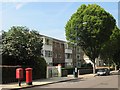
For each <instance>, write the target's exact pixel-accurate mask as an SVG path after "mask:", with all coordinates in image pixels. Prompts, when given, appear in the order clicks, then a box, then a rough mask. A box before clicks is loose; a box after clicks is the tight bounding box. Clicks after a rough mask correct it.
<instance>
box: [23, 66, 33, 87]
mask: <svg viewBox="0 0 120 90" xmlns="http://www.w3.org/2000/svg"><path fill="white" fill-rule="evenodd" d="M25 70H26V84H27V85H32V68H26V69H25Z"/></svg>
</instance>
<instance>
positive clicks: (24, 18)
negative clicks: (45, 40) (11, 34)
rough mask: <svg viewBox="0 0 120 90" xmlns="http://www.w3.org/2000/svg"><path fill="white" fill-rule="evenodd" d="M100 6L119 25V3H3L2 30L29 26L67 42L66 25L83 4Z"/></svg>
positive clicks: (0, 13) (1, 11) (1, 13)
mask: <svg viewBox="0 0 120 90" xmlns="http://www.w3.org/2000/svg"><path fill="white" fill-rule="evenodd" d="M95 3H96V4H98V5H100V6H101V7H102V8H104V9H105V10H106V11H107V12H109V13H111V14H112V15H113V17H114V18H115V19H116V21H117V23H118V3H117V2H99V3H97V2H3V3H2V4H1V3H0V6H1V7H2V8H0V9H1V10H0V15H1V16H0V17H2V24H1V25H2V30H5V31H8V29H10V27H11V26H27V27H28V28H30V29H34V30H37V31H38V32H39V33H40V34H43V35H46V36H49V37H53V38H57V39H60V40H66V39H65V38H66V37H65V28H64V27H65V25H66V23H67V21H68V20H69V19H70V17H71V15H72V14H73V13H74V12H75V11H76V10H77V9H78V8H79V7H80V6H81V5H82V4H86V5H87V4H95Z"/></svg>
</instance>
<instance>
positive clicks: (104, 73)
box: [97, 68, 110, 76]
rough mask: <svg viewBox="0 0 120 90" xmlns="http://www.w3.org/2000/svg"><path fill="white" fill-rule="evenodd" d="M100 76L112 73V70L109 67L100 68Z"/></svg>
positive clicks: (98, 73) (98, 72)
mask: <svg viewBox="0 0 120 90" xmlns="http://www.w3.org/2000/svg"><path fill="white" fill-rule="evenodd" d="M97 75H98V76H103V75H110V70H109V69H108V68H103V69H99V70H98V71H97Z"/></svg>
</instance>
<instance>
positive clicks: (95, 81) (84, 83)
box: [29, 75, 118, 90]
mask: <svg viewBox="0 0 120 90" xmlns="http://www.w3.org/2000/svg"><path fill="white" fill-rule="evenodd" d="M35 88H36V89H37V88H118V75H110V76H96V77H91V78H83V79H78V80H73V81H67V82H61V83H55V84H49V85H44V86H38V87H33V88H31V90H34V89H35ZM29 90H30V89H29Z"/></svg>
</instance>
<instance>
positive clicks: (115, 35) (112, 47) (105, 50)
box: [100, 26, 120, 65]
mask: <svg viewBox="0 0 120 90" xmlns="http://www.w3.org/2000/svg"><path fill="white" fill-rule="evenodd" d="M119 36H120V30H119V29H118V28H117V26H116V27H115V29H114V30H113V32H112V35H111V36H110V40H108V41H107V42H106V43H105V44H104V46H103V47H102V49H101V53H100V57H101V59H103V60H104V62H106V63H108V65H110V64H113V63H115V61H116V59H115V57H114V56H116V55H117V51H118V50H119V44H120V43H119V40H118V39H119ZM118 43H119V44H118ZM117 57H118V56H117ZM116 64H117V63H116Z"/></svg>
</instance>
